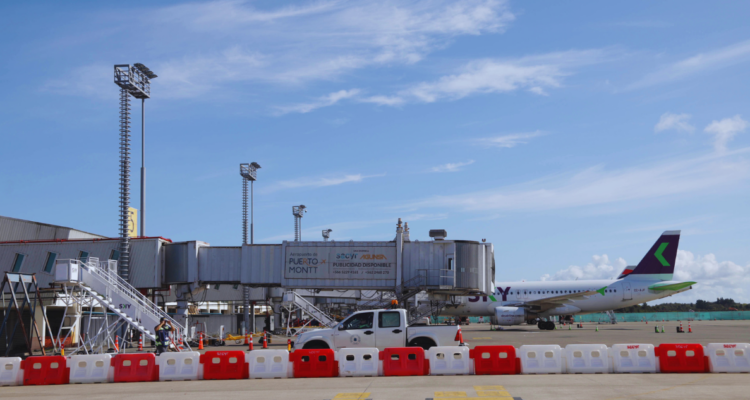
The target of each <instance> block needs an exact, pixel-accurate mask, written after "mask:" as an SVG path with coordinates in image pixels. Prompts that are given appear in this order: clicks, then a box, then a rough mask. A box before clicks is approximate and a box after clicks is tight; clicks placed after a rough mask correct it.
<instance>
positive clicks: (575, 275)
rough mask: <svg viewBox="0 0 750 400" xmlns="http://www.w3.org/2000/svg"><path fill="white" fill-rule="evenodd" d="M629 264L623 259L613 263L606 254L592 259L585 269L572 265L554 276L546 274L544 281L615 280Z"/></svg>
mask: <svg viewBox="0 0 750 400" xmlns="http://www.w3.org/2000/svg"><path fill="white" fill-rule="evenodd" d="M627 265H628V264H627V263H626V262H625V260H623V259H622V258H618V259H617V260H614V262H611V261H610V260H609V257H608V256H607V255H606V254H603V255H601V256H598V255H595V256H592V257H591V262H590V263H588V264H586V265H585V266H583V267H579V266H577V265H571V266H569V267H568V268H565V269H561V270H559V271H557V272H555V273H554V274H553V275H550V274H544V275H542V277H541V280H542V281H574V280H577V279H578V280H585V279H615V278H617V276H618V275H620V273H621V272H622V271H623V270H624V269H625V267H627Z"/></svg>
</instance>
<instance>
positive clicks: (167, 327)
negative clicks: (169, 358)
mask: <svg viewBox="0 0 750 400" xmlns="http://www.w3.org/2000/svg"><path fill="white" fill-rule="evenodd" d="M154 330H155V331H156V355H157V356H158V355H160V354H161V353H164V352H166V351H168V349H169V344H170V342H169V333H170V332H173V331H174V330H175V329H174V325H172V322H170V321H168V320H167V319H166V318H162V319H161V321H159V325H157V326H156V328H155V329H154Z"/></svg>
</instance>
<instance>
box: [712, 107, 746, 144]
mask: <svg viewBox="0 0 750 400" xmlns="http://www.w3.org/2000/svg"><path fill="white" fill-rule="evenodd" d="M745 129H747V121H745V120H743V119H742V118H740V116H739V114H738V115H735V116H734V117H732V118H724V119H722V120H721V121H713V122H711V123H710V124H708V126H706V129H704V131H705V132H707V133H710V134H712V135H714V148H715V149H716V151H717V152H724V151H726V150H727V143H729V141H731V140H732V139H734V136H735V135H737V134H738V133H740V132H744V131H745Z"/></svg>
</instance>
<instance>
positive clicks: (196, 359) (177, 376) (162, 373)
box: [156, 351, 203, 382]
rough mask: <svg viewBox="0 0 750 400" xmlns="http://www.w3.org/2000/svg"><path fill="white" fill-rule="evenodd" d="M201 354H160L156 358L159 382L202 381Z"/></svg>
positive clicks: (194, 352) (191, 352)
mask: <svg viewBox="0 0 750 400" xmlns="http://www.w3.org/2000/svg"><path fill="white" fill-rule="evenodd" d="M200 358H201V353H199V352H197V351H185V352H179V353H161V354H160V355H159V356H158V357H156V366H157V367H159V380H160V381H162V382H164V381H197V380H201V379H203V364H201V362H200Z"/></svg>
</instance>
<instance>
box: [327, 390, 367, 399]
mask: <svg viewBox="0 0 750 400" xmlns="http://www.w3.org/2000/svg"><path fill="white" fill-rule="evenodd" d="M369 397H370V392H367V393H339V394H337V395H336V397H334V399H339V400H364V399H366V398H369Z"/></svg>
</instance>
